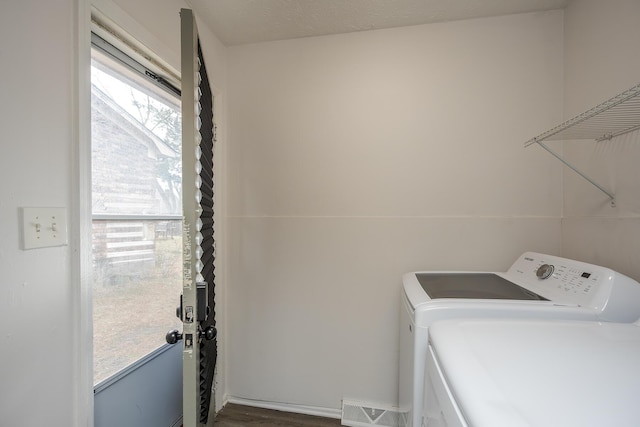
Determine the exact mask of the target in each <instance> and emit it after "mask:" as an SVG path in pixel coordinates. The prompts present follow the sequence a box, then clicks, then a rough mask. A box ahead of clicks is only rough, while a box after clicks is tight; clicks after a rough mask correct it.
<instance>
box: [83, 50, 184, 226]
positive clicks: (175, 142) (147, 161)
mask: <svg viewBox="0 0 640 427" xmlns="http://www.w3.org/2000/svg"><path fill="white" fill-rule="evenodd" d="M103 61H105V62H106V60H103ZM105 62H101V61H97V60H95V59H94V60H93V61H92V67H91V115H92V118H91V124H92V127H91V132H92V153H93V166H92V167H93V200H92V206H93V213H94V215H95V214H102V215H104V214H131V215H140V214H144V215H181V208H182V206H181V189H180V185H181V176H182V174H181V163H180V161H181V157H180V144H181V126H180V119H181V117H180V107H179V100H178V99H176V98H173V97H172V96H171V95H168V94H164V93H161V94H158V92H163V91H162V90H161V89H159V88H156V87H155V86H153V85H150V84H148V85H147V86H146V87H145V86H143V85H142V83H138V82H136V81H135V80H134V79H133V78H131V77H129V76H127V74H126V73H125V71H126V70H122V74H120V73H119V71H120V70H117V69H111V68H109V67H108V65H105ZM160 95H162V96H160ZM172 98H173V99H172ZM171 101H173V103H172V102H171Z"/></svg>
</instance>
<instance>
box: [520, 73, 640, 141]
mask: <svg viewBox="0 0 640 427" xmlns="http://www.w3.org/2000/svg"><path fill="white" fill-rule="evenodd" d="M637 129H640V84H638V85H636V86H634V87H632V88H631V89H628V90H626V91H624V92H622V93H621V94H619V95H617V96H615V97H613V98H611V99H609V100H608V101H605V102H603V103H602V104H600V105H598V106H596V107H594V108H592V109H590V110H588V111H585V112H584V113H582V114H580V115H578V116H576V117H574V118H572V119H571V120H567V121H566V122H564V123H562V124H560V125H558V126H556V127H554V128H553V129H550V130H548V131H546V132H544V133H541V134H540V135H538V136H536V137H534V138H531V139H530V140H528V141H527V142H525V143H524V146H525V147H528V146H529V145H531V144H534V143H540V142H542V141H558V140H568V139H590V140H595V141H598V142H599V141H605V140H610V139H612V138H615V137H617V136H620V135H624V134H625V133H629V132H632V131H634V130H637Z"/></svg>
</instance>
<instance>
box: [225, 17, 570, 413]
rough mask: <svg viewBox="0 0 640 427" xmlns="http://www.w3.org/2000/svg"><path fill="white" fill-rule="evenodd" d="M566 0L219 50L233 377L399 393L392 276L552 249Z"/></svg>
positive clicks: (323, 403) (267, 389)
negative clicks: (222, 58)
mask: <svg viewBox="0 0 640 427" xmlns="http://www.w3.org/2000/svg"><path fill="white" fill-rule="evenodd" d="M562 39H563V13H562V11H555V12H548V13H535V14H523V15H513V16H506V17H498V18H490V19H479V20H468V21H460V22H452V23H445V24H436V25H425V26H415V27H407V28H399V29H390V30H382V31H374V32H363V33H353V34H346V35H338V36H328V37H317V38H306V39H297V40H290V41H282V42H271V43H261V44H255V45H247V46H240V47H234V48H230V49H229V72H228V76H229V97H228V111H229V116H228V117H229V128H230V134H229V145H228V150H229V151H228V155H229V158H228V165H229V169H228V171H229V172H228V179H229V181H228V187H227V188H228V191H227V193H228V195H229V201H228V216H229V218H228V219H229V230H228V231H229V233H228V236H229V245H230V247H229V249H228V250H229V270H228V317H227V320H228V328H229V336H228V340H229V341H228V342H229V367H228V369H229V372H228V392H229V395H230V396H232V397H237V398H243V399H256V400H264V401H269V402H285V403H287V404H294V405H307V406H317V407H321V408H327V409H334V410H335V409H338V408H340V403H341V402H340V401H341V399H342V398H351V399H360V400H366V401H372V402H377V403H382V404H387V405H390V404H396V402H397V369H398V357H397V352H398V350H397V349H398V316H399V297H400V277H401V274H402V273H403V272H406V271H411V270H416V269H483V270H504V269H506V268H507V267H508V266H509V265H510V263H511V262H512V261H513V259H514V258H515V257H517V256H518V255H519V254H520V253H521V252H523V251H525V250H537V251H542V252H547V253H555V254H558V253H559V252H560V235H561V232H560V216H561V209H560V207H561V203H562V193H561V188H560V186H559V185H558V183H559V182H560V177H561V167H560V165H559V162H557V161H556V160H555V159H552V158H550V156H548V155H546V154H545V153H542V152H540V150H525V149H523V148H522V146H523V142H524V141H525V140H527V139H528V138H529V137H530V135H532V134H535V133H536V132H538V131H539V130H540V129H544V128H546V127H548V126H551V125H553V124H555V123H556V122H557V121H559V120H560V119H561V116H562V93H563V87H562V85H563V82H562V75H563V71H562V68H563V42H562Z"/></svg>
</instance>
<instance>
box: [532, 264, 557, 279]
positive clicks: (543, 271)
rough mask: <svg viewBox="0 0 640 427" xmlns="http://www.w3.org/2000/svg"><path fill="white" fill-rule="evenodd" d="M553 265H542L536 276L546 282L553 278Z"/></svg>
mask: <svg viewBox="0 0 640 427" xmlns="http://www.w3.org/2000/svg"><path fill="white" fill-rule="evenodd" d="M553 270H554V268H553V265H551V264H542V265H541V266H540V267H538V270H536V276H538V279H541V280H544V279H547V278H548V277H549V276H551V275H552V274H553Z"/></svg>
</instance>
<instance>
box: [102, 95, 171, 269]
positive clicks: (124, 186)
mask: <svg viewBox="0 0 640 427" xmlns="http://www.w3.org/2000/svg"><path fill="white" fill-rule="evenodd" d="M91 95H92V97H91V106H92V117H91V132H92V142H91V144H92V161H93V166H92V171H93V174H94V175H93V177H92V194H93V196H92V210H93V216H94V221H93V253H94V262H95V264H96V267H98V271H101V270H100V269H101V268H102V269H104V268H106V269H109V270H108V271H107V272H105V273H107V274H105V277H111V279H110V280H114V277H115V280H119V278H120V276H124V277H125V278H126V277H129V276H131V275H139V274H141V273H143V272H144V270H145V268H144V267H145V266H147V267H149V266H151V267H152V266H153V265H154V264H155V253H154V252H155V244H154V239H155V237H156V235H158V236H159V237H164V238H166V237H170V236H171V235H173V234H175V233H178V232H179V231H180V230H179V226H176V224H175V221H158V220H157V219H156V220H152V218H149V219H148V220H147V219H145V218H144V216H147V215H148V216H156V217H157V216H166V215H171V214H174V215H175V211H176V206H175V204H176V200H177V202H178V203H179V201H180V199H179V196H176V194H175V192H174V191H173V189H174V187H173V186H172V185H171V183H167V182H166V181H163V180H161V179H159V178H158V169H157V168H158V159H159V158H162V157H165V158H169V159H175V161H179V155H180V154H179V153H178V152H176V151H175V150H174V149H173V148H172V147H170V146H169V145H168V144H166V143H164V142H163V141H162V140H161V139H160V138H158V137H157V136H156V135H155V134H153V133H152V132H151V131H150V130H148V129H147V128H146V127H145V126H144V125H143V124H142V123H140V121H138V120H137V119H136V118H135V117H133V116H132V115H131V114H129V113H128V112H127V111H125V110H124V109H123V108H122V107H120V106H119V105H118V104H117V103H116V102H115V101H114V100H112V99H111V98H110V97H109V96H108V95H107V94H105V93H104V92H102V91H101V90H100V89H99V88H98V87H96V86H95V85H92V87H91ZM174 184H175V183H174ZM178 209H179V206H178ZM178 212H179V211H178ZM113 216H118V218H117V220H115V219H116V218H114V220H110V218H111V217H113ZM122 216H129V217H130V218H129V219H123V218H122ZM131 216H135V217H134V218H131ZM172 226H173V227H172Z"/></svg>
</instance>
